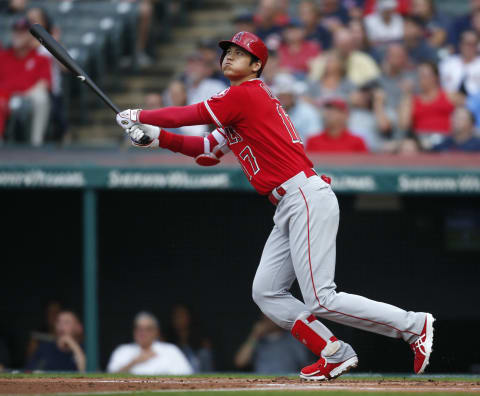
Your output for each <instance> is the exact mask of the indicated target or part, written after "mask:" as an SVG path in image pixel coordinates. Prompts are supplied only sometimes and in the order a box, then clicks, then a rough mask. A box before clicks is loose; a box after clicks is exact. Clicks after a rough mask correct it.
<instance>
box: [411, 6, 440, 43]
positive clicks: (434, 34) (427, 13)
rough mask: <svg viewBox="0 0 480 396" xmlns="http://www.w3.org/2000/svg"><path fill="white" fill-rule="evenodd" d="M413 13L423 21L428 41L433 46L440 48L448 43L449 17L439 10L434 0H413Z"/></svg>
mask: <svg viewBox="0 0 480 396" xmlns="http://www.w3.org/2000/svg"><path fill="white" fill-rule="evenodd" d="M411 14H412V15H413V16H416V17H417V18H420V19H421V20H422V21H423V24H424V26H425V29H426V34H427V38H428V42H429V44H430V45H431V46H432V47H434V48H440V47H442V46H443V45H444V44H445V43H446V40H447V33H448V30H449V19H448V18H447V17H446V16H445V15H443V14H441V13H439V12H437V10H436V8H435V3H434V0H412V12H411Z"/></svg>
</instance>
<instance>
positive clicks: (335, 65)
mask: <svg viewBox="0 0 480 396" xmlns="http://www.w3.org/2000/svg"><path fill="white" fill-rule="evenodd" d="M323 60H324V62H325V66H324V67H323V69H322V74H321V75H320V76H319V80H318V81H316V82H311V83H310V87H309V91H308V96H309V97H310V98H311V99H313V102H314V103H315V104H317V105H322V101H323V100H325V99H328V98H332V97H342V98H343V99H344V100H348V99H349V96H350V94H351V93H352V92H353V91H354V89H355V86H354V85H353V84H352V82H351V81H350V80H349V79H348V78H347V72H346V64H345V60H344V59H343V58H342V56H341V55H340V54H339V53H338V52H337V51H332V50H331V51H329V52H328V53H327V54H325V55H324V56H323Z"/></svg>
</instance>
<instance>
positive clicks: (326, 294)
mask: <svg viewBox="0 0 480 396" xmlns="http://www.w3.org/2000/svg"><path fill="white" fill-rule="evenodd" d="M335 295H336V292H335V289H331V288H324V289H320V290H317V294H316V296H315V298H314V299H312V301H310V302H309V303H308V304H307V306H308V308H309V309H310V310H312V312H315V310H316V309H318V305H320V307H322V308H324V309H328V307H329V306H330V305H331V302H332V299H333V298H335Z"/></svg>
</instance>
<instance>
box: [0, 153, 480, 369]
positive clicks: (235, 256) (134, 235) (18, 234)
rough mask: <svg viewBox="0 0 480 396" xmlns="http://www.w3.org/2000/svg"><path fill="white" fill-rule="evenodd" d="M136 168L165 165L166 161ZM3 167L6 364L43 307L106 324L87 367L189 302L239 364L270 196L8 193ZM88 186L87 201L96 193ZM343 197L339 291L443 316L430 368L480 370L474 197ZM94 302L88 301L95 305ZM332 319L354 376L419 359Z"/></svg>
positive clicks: (216, 190)
mask: <svg viewBox="0 0 480 396" xmlns="http://www.w3.org/2000/svg"><path fill="white" fill-rule="evenodd" d="M146 158H147V159H148V158H149V157H148V156H147V157H146ZM132 161H133V160H132ZM82 166H83V165H82ZM128 166H131V165H128ZM135 166H137V167H138V165H137V164H136V165H135ZM142 166H148V167H149V169H150V168H151V167H152V166H155V167H156V169H163V168H162V166H161V165H159V164H155V165H151V164H150V165H142ZM179 166H181V165H178V166H177V168H175V169H177V170H178V169H179V168H178V167H179ZM183 166H185V169H186V172H187V173H188V172H191V171H190V168H189V167H188V166H186V165H183ZM73 168H74V169H76V170H78V169H85V172H86V173H85V174H87V176H88V172H89V171H91V167H89V166H83V168H80V167H77V166H75V167H73ZM167 168H168V167H167ZM32 169H33V167H32V166H30V167H26V168H25V169H22V170H21V172H32ZM41 169H44V170H45V172H49V171H50V170H51V168H50V167H49V166H43V168H41ZM102 169H103V168H102ZM102 169H100V170H99V171H98V172H100V173H101V172H102V171H103V170H102ZM112 169H114V170H115V169H117V168H115V166H113V165H108V170H109V172H111V171H112ZM122 169H123V170H122V171H125V168H122ZM135 169H137V168H135ZM142 169H143V168H142ZM168 169H170V168H168ZM221 169H222V168H221ZM317 169H318V168H317ZM423 170H425V169H423ZM2 172H3V173H2ZM2 172H0V181H2V180H3V182H4V186H3V188H2V189H1V190H0V202H1V219H2V242H1V245H2V251H1V256H0V261H1V263H2V266H1V268H2V269H1V279H2V287H1V289H0V301H1V303H0V304H1V312H2V315H1V317H0V331H1V332H2V334H6V336H7V338H8V340H9V346H10V348H11V351H12V357H13V359H14V360H13V361H12V367H22V365H23V364H24V361H23V359H24V347H25V342H26V340H27V339H28V335H29V331H31V330H33V329H35V328H36V326H38V325H39V324H40V323H41V321H42V317H43V313H42V310H43V308H44V305H45V304H46V302H47V301H48V300H50V299H57V300H59V301H61V302H62V303H63V304H64V305H65V306H67V307H70V308H73V309H74V310H76V311H78V312H79V313H80V314H81V315H82V317H83V318H85V319H86V321H87V322H88V320H89V319H88V318H87V316H88V315H91V314H92V312H93V314H94V315H96V317H97V318H98V320H95V322H94V323H93V324H94V325H95V326H96V328H95V329H94V330H97V331H98V336H97V337H96V339H95V340H94V341H95V342H94V343H93V347H94V348H95V355H93V358H92V355H91V353H90V360H89V362H90V364H91V365H90V368H91V369H100V370H102V369H104V368H105V366H106V363H107V361H108V357H109V355H110V353H111V351H112V350H113V348H114V347H115V346H117V345H118V344H120V343H125V342H129V341H130V339H131V321H132V318H133V316H134V314H135V313H136V312H138V311H140V310H144V309H145V310H150V311H152V312H153V313H155V314H156V315H158V316H159V318H160V320H161V323H162V325H164V326H166V325H167V322H168V319H169V312H170V308H171V306H172V305H173V304H175V303H178V302H186V303H188V304H190V305H191V306H192V307H193V309H194V311H195V312H196V314H197V316H199V318H200V323H201V329H202V332H203V333H204V334H205V335H206V336H207V337H208V338H210V339H211V340H212V342H213V350H214V357H215V365H216V369H217V370H219V371H232V370H233V369H234V367H233V363H232V359H233V354H234V352H235V350H236V349H237V348H238V346H239V345H240V344H241V342H242V341H243V340H244V338H245V337H246V336H247V334H248V332H249V331H250V328H251V326H252V324H253V322H254V321H255V319H256V318H257V317H258V315H259V311H258V309H257V307H256V306H255V304H254V303H253V301H252V299H251V290H250V288H251V282H252V280H253V276H254V273H255V270H256V266H257V264H258V260H259V257H260V254H261V252H262V248H263V244H264V242H265V240H266V238H267V236H268V233H269V231H270V229H271V227H272V216H273V213H274V208H273V206H272V205H271V204H270V203H269V202H268V200H266V199H265V198H262V197H260V196H258V195H256V194H253V192H252V191H251V190H248V189H244V188H242V187H239V185H238V184H235V183H234V182H231V183H232V184H231V185H232V187H229V188H224V187H222V186H221V185H220V186H218V185H217V186H213V187H207V188H191V189H186V188H179V187H178V185H177V187H176V188H158V187H156V188H144V187H142V188H139V187H137V188H127V187H126V186H125V185H122V186H121V188H109V187H108V186H107V185H104V186H103V187H102V186H98V187H95V188H94V189H88V188H85V187H59V186H56V187H55V188H53V187H52V186H44V187H39V186H36V185H35V186H32V185H30V186H26V185H24V186H12V185H11V184H10V185H8V186H7V185H5V184H6V183H5V180H7V179H6V178H5V176H4V175H5V174H7V173H8V172H10V173H9V174H13V172H14V170H12V169H11V168H8V169H7V167H4V168H3V169H2ZM15 172H17V176H18V174H20V173H21V172H20V171H18V169H17V170H15ZM19 172H20V173H19ZM98 172H97V173H95V174H96V175H97V176H98V174H99V173H98ZM368 172H370V173H371V171H369V170H366V171H365V173H366V174H368ZM401 172H402V170H399V171H398V173H401ZM459 172H460V171H459ZM462 172H463V171H462ZM372 174H373V173H372ZM194 175H195V177H203V176H201V175H200V176H199V175H198V174H194ZM206 175H207V176H206V177H207V178H208V176H209V175H210V176H211V174H208V173H207V174H206ZM17 176H16V177H17ZM217 176H218V175H217ZM217 176H215V177H217ZM237 176H242V175H241V174H240V175H237V174H234V175H233V176H231V179H230V180H237V179H236V178H237ZM88 177H89V176H88ZM88 177H87V181H88V180H89V179H88ZM218 177H219V176H218ZM339 177H344V176H342V175H340V176H339ZM9 180H13V179H9ZM195 180H197V179H195ZM85 191H90V193H89V194H93V195H90V198H88V194H86V193H85ZM337 194H338V197H339V202H340V208H341V220H340V230H339V234H338V238H337V271H336V283H337V285H338V291H347V292H350V293H357V294H360V295H364V296H366V297H369V298H372V299H377V300H380V301H384V302H387V303H392V304H395V305H398V306H400V307H402V308H405V309H412V310H416V311H429V312H432V313H433V314H434V316H435V317H436V318H437V322H436V326H435V344H434V353H433V355H432V358H431V365H430V368H429V370H428V371H429V372H433V373H452V372H453V373H456V372H461V373H468V372H474V371H475V370H478V364H480V341H479V339H478V333H479V331H480V310H479V309H478V290H479V286H478V282H479V279H480V276H479V275H480V269H479V260H478V258H479V254H480V206H479V199H478V195H477V193H475V192H470V193H458V192H457V193H451V192H447V193H438V192H437V193H431V192H430V193H428V192H426V193H416V194H411V193H392V192H388V191H386V192H385V191H380V190H379V191H373V192H360V191H353V190H350V191H348V190H344V191H338V192H337ZM89 199H92V201H91V202H90V203H93V204H94V206H95V211H96V216H95V219H96V228H95V229H96V238H94V243H95V245H96V247H97V248H98V251H97V255H96V256H95V257H94V260H95V261H96V265H97V271H96V274H97V277H96V281H97V282H98V288H97V289H96V294H95V293H94V294H93V297H95V295H96V298H94V300H91V299H90V300H89V299H88V298H90V297H92V295H90V297H88V298H86V297H85V293H88V290H87V289H88V287H87V285H85V280H87V281H88V276H89V275H88V272H86V271H85V267H84V265H85V255H84V248H85V245H84V242H85V239H84V232H85V226H87V227H89V225H88V224H86V223H88V222H89V221H90V220H88V218H87V217H86V216H85V209H86V206H85V203H86V202H87V201H88V200H89ZM94 225H95V224H94ZM90 246H92V245H90ZM87 253H88V252H87ZM88 304H94V308H93V311H92V307H90V308H88V307H87V305H88ZM327 325H328V326H329V327H331V329H332V331H334V333H335V334H336V335H337V336H338V337H340V338H343V339H345V340H346V341H348V342H349V343H351V344H352V345H354V347H355V349H356V350H357V352H358V354H359V357H360V366H359V369H357V371H362V372H364V371H369V372H400V373H408V372H410V371H411V365H412V354H411V351H410V350H409V348H408V347H407V346H406V345H404V344H403V343H402V342H400V341H398V340H393V339H387V338H384V337H381V336H377V335H374V334H370V333H366V332H363V331H360V330H355V329H350V328H347V327H343V326H339V325H336V324H333V323H330V322H327ZM86 331H87V341H86V345H87V347H88V343H89V342H91V339H90V341H89V339H88V338H89V337H90V338H91V334H92V333H91V328H89V327H88V324H87V326H86ZM89 331H90V333H89ZM459 339H460V340H462V347H461V348H460V347H459V346H458V344H457V343H456V341H458V340H459ZM455 340H456V341H455ZM90 347H92V344H91V345H90ZM87 351H88V349H87ZM90 351H91V350H90ZM380 355H381V356H382V358H379V356H380ZM92 365H93V366H92ZM476 365H477V366H476Z"/></svg>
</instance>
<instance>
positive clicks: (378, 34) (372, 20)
mask: <svg viewBox="0 0 480 396" xmlns="http://www.w3.org/2000/svg"><path fill="white" fill-rule="evenodd" d="M396 8H397V1H396V0H378V2H377V10H376V12H374V13H373V14H370V15H368V16H367V17H366V18H365V29H366V31H367V36H368V39H369V40H370V42H371V43H372V44H374V45H385V44H389V43H391V42H394V41H400V40H401V39H402V38H403V19H402V16H401V15H400V14H398V13H397V12H396V11H395V9H396Z"/></svg>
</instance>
